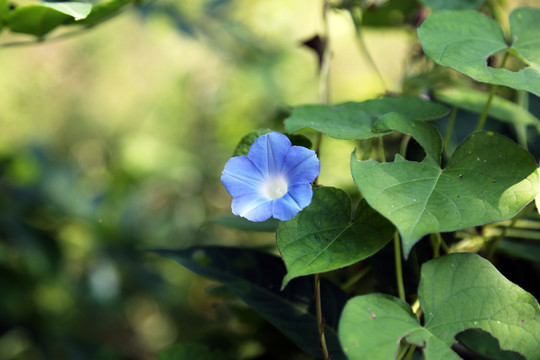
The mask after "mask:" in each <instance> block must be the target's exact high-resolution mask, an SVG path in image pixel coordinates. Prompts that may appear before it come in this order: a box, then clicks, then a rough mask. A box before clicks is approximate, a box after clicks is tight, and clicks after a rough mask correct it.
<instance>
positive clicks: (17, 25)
mask: <svg viewBox="0 0 540 360" xmlns="http://www.w3.org/2000/svg"><path fill="white" fill-rule="evenodd" d="M70 18H71V16H69V15H66V14H64V13H62V12H60V11H57V10H54V9H52V8H50V7H48V6H44V5H25V6H19V7H17V8H16V9H15V10H12V11H10V13H9V18H8V23H7V26H8V27H9V29H10V30H11V31H12V32H16V33H22V34H29V35H34V36H37V37H42V36H44V35H46V34H47V33H49V32H50V31H52V30H53V29H55V28H57V27H58V26H60V25H62V24H63V23H64V22H66V21H68V20H69V19H70Z"/></svg>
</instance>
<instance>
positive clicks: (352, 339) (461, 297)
mask: <svg viewBox="0 0 540 360" xmlns="http://www.w3.org/2000/svg"><path fill="white" fill-rule="evenodd" d="M418 296H419V300H420V305H421V308H422V310H423V313H424V319H425V325H424V327H422V326H421V325H420V323H419V322H418V319H417V317H416V316H415V315H414V314H413V313H412V311H411V309H410V307H409V306H408V305H407V304H406V303H405V302H403V301H401V300H399V299H396V298H393V297H390V296H387V295H381V294H370V295H365V296H359V297H355V298H353V299H351V300H349V302H348V303H347V305H346V306H345V309H344V310H343V313H342V316H341V320H340V325H339V337H340V340H341V343H342V345H343V350H344V352H345V354H346V355H347V357H348V358H349V359H351V360H354V359H366V360H369V359H374V360H375V359H392V358H394V356H395V354H396V352H397V347H398V343H399V341H400V340H401V339H404V340H406V341H407V342H408V343H412V344H416V345H418V346H419V347H421V348H423V352H424V356H425V358H426V360H446V359H456V360H457V359H459V357H458V356H457V354H455V353H454V352H453V351H452V350H451V349H450V346H451V345H452V344H453V343H454V342H455V340H454V336H455V335H456V334H458V333H459V332H461V331H463V330H465V329H468V328H478V329H482V330H485V331H488V332H489V333H491V334H492V335H494V336H495V337H496V338H497V339H499V342H500V344H501V348H502V349H505V350H511V351H516V352H519V353H521V354H523V355H524V356H526V357H527V358H531V359H532V358H536V357H537V355H538V354H539V352H540V307H539V306H538V302H537V301H536V299H535V298H534V297H533V296H532V295H531V294H529V293H528V292H526V291H524V290H523V289H521V288H520V287H518V286H517V285H515V284H513V283H511V282H510V281H508V280H507V279H506V278H505V277H504V276H502V275H501V274H500V273H499V272H498V271H497V269H496V268H495V267H494V266H493V265H492V264H491V263H490V262H489V261H487V260H485V259H483V258H481V257H480V256H478V255H475V254H451V255H446V256H442V257H440V258H437V259H435V260H431V261H429V262H427V263H425V264H424V265H423V266H422V276H421V281H420V287H419V294H418Z"/></svg>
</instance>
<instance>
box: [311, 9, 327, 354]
mask: <svg viewBox="0 0 540 360" xmlns="http://www.w3.org/2000/svg"><path fill="white" fill-rule="evenodd" d="M329 10H330V1H329V0H324V1H323V8H322V32H323V35H322V38H323V41H324V47H323V55H322V61H321V68H320V73H319V96H320V102H321V104H323V105H328V104H330V54H331V53H330V35H329V34H330V31H329V27H328V12H329ZM321 142H322V133H321V132H319V134H318V136H317V145H316V150H315V151H316V152H317V155H319V154H320V149H321ZM318 179H319V178H318V177H317V179H315V184H316V183H317V181H318ZM314 296H315V309H316V310H315V312H316V315H317V326H318V329H319V345H320V346H321V350H322V352H323V356H324V360H330V353H329V352H328V347H327V345H326V337H325V336H324V317H323V313H322V305H321V274H315V295H314Z"/></svg>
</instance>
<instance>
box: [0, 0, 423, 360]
mask: <svg viewBox="0 0 540 360" xmlns="http://www.w3.org/2000/svg"><path fill="white" fill-rule="evenodd" d="M404 3H407V4H409V5H407V6H410V8H409V10H407V11H412V13H413V14H414V11H417V10H418V8H419V5H418V4H416V2H414V1H407V2H404ZM321 8H322V5H321V2H320V1H312V0H297V1H289V0H274V1H264V0H229V1H226V0H225V1H224V0H221V1H185V2H180V1H174V0H159V1H154V2H149V3H144V4H143V6H141V7H139V8H137V9H136V8H130V9H129V10H128V11H125V12H124V13H122V14H120V15H119V16H117V17H115V18H114V19H112V20H110V21H108V22H107V23H105V24H103V25H101V26H99V27H97V28H95V29H92V30H90V31H87V32H85V33H83V34H80V35H78V36H74V37H70V38H67V39H63V40H59V41H51V42H45V43H42V44H34V45H29V46H3V45H4V44H8V43H10V42H12V41H15V40H17V41H19V40H20V39H23V40H24V39H26V38H24V37H16V38H14V37H13V36H12V35H8V34H5V33H2V34H0V44H2V47H0V69H2V71H1V75H0V87H1V89H2V91H1V94H2V95H1V96H0V359H63V358H66V359H117V358H118V359H152V358H156V356H157V354H159V352H160V351H161V350H163V349H165V348H167V347H169V346H171V345H173V344H176V343H198V344H207V345H209V346H210V347H212V348H215V349H222V350H223V351H225V352H227V353H229V354H233V358H238V359H255V358H260V359H263V358H267V359H279V358H289V359H293V358H297V359H306V358H307V357H306V356H305V355H302V354H301V353H300V351H299V350H297V349H296V348H295V346H294V345H293V344H292V343H290V342H288V341H287V340H285V339H284V338H283V337H282V335H280V334H279V333H278V332H277V331H276V330H274V329H273V328H272V327H271V326H270V325H268V324H266V323H265V322H264V321H263V320H262V319H261V318H260V317H258V316H257V315H256V314H255V313H253V312H252V311H251V310H249V309H248V308H247V307H246V306H244V305H243V304H242V303H241V302H240V301H238V300H235V299H234V298H228V297H227V296H225V297H223V296H221V297H215V296H210V295H209V294H208V291H209V290H208V289H209V288H210V289H212V291H214V292H218V291H219V290H220V289H219V288H216V287H215V284H213V283H212V282H211V281H208V280H205V279H202V278H200V277H198V276H195V275H192V274H191V273H190V272H189V271H187V270H185V269H182V268H181V267H179V266H178V265H177V264H175V263H173V262H172V261H170V260H167V259H162V258H159V257H157V256H154V255H152V254H150V253H148V252H146V251H145V249H146V248H156V247H159V248H160V247H166V248H185V247H188V246H190V245H194V244H220V245H242V246H265V247H268V248H269V249H271V250H272V251H274V249H275V245H274V238H273V235H272V234H249V233H239V232H234V231H232V230H227V229H225V228H220V227H218V226H217V225H213V224H211V223H208V222H207V220H208V219H211V218H212V217H214V216H218V215H225V214H229V213H230V200H231V199H230V197H229V196H228V195H227V193H226V192H225V190H224V189H223V187H222V186H221V184H220V181H219V177H220V175H221V171H222V169H223V166H224V164H225V162H226V161H227V159H228V158H229V157H230V156H231V154H232V152H233V150H234V147H235V145H236V144H237V142H238V141H239V140H240V138H241V137H242V136H243V135H244V134H246V133H248V132H250V131H252V130H254V129H258V128H273V129H275V130H278V131H279V130H282V129H283V127H282V119H283V116H284V114H286V112H287V106H289V105H299V104H306V103H316V102H318V101H319V100H318V77H317V59H316V56H315V54H314V53H313V52H312V51H311V50H310V49H308V48H307V47H305V46H302V45H301V42H302V41H304V40H306V39H308V38H311V37H312V36H313V35H315V34H316V33H319V32H320V31H321ZM410 9H412V10H410ZM407 14H409V13H406V12H402V13H400V12H399V11H398V10H396V12H394V13H393V16H394V18H395V19H397V20H396V22H397V23H398V24H402V23H403V22H406V21H409V22H411V21H412V20H411V19H408V18H407V16H408V15H407ZM330 32H331V42H332V49H333V57H332V74H331V78H332V101H333V102H341V101H345V100H363V99H367V98H370V97H374V96H376V95H379V94H382V93H384V91H385V89H384V87H383V85H382V84H381V82H380V81H379V79H378V78H377V76H376V74H375V73H374V72H373V70H372V69H371V68H370V66H369V64H368V63H367V62H366V60H365V58H364V57H363V56H362V55H361V54H360V52H359V50H358V46H357V44H356V41H355V38H354V27H353V25H352V22H351V20H350V18H349V16H348V15H347V14H346V13H345V12H333V13H332V14H331V17H330ZM365 40H366V44H367V46H368V48H369V49H370V51H371V55H372V56H373V58H374V60H375V62H376V63H377V64H378V66H379V68H380V70H381V72H382V73H383V74H384V81H385V83H386V86H387V89H388V90H390V91H401V86H402V85H401V84H402V82H403V77H404V73H405V72H406V71H405V70H406V69H407V68H408V67H409V66H410V64H409V63H408V59H409V58H411V57H413V56H414V54H415V52H417V51H418V50H419V45H418V43H417V39H416V37H415V33H414V27H413V26H403V27H400V28H394V27H391V26H390V27H385V28H376V29H370V28H367V29H366V30H365ZM354 147H355V144H354V143H352V142H351V143H349V142H343V141H341V142H338V141H335V140H332V139H329V138H325V140H324V142H323V149H322V154H323V155H322V159H321V161H322V169H323V172H322V175H321V179H320V182H321V183H323V184H325V185H333V186H339V187H342V188H353V186H354V184H353V182H352V179H351V178H350V176H349V170H348V169H349V154H350V153H351V152H352V150H353V149H354Z"/></svg>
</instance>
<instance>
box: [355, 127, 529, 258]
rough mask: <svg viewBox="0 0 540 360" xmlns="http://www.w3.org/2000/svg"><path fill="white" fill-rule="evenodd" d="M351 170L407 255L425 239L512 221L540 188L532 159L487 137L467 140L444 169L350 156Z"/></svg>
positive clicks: (483, 134) (501, 139)
mask: <svg viewBox="0 0 540 360" xmlns="http://www.w3.org/2000/svg"><path fill="white" fill-rule="evenodd" d="M351 170H352V174H353V178H354V181H355V182H356V185H357V186H358V188H359V189H360V191H361V192H362V194H363V195H364V197H365V199H366V200H367V202H368V203H369V204H370V205H371V207H373V208H374V209H375V210H377V211H378V212H379V213H381V214H382V215H383V216H385V217H386V218H387V219H389V220H390V221H391V222H392V223H393V224H394V225H396V227H397V228H398V230H399V232H400V234H401V236H402V240H403V242H402V243H403V252H404V253H405V254H406V255H407V254H408V253H409V251H410V250H411V248H412V247H413V246H414V244H416V242H417V241H418V240H419V239H420V238H421V237H422V236H424V235H427V234H430V233H435V232H442V231H453V230H458V229H462V228H465V227H469V226H476V225H482V224H486V223H489V222H495V221H501V220H505V219H508V218H511V217H512V216H514V215H515V214H517V213H518V212H519V211H520V210H521V209H522V208H523V207H524V206H525V205H527V204H528V203H529V202H530V201H532V200H533V199H534V198H535V196H536V195H537V194H538V192H539V187H540V182H539V176H538V171H537V165H536V161H535V160H534V158H533V157H532V156H531V155H530V154H529V153H528V152H527V151H525V150H524V149H522V148H521V147H519V146H518V145H516V144H515V143H514V142H512V141H511V140H509V139H508V138H506V137H504V136H502V135H499V134H495V133H491V132H478V133H474V134H472V135H471V136H469V137H468V138H467V139H466V140H465V141H464V142H463V143H462V144H460V145H459V146H458V148H457V149H456V151H455V153H454V155H453V156H452V159H451V160H450V162H449V163H448V165H447V167H446V168H445V169H442V168H440V167H439V166H438V165H436V164H434V162H433V161H431V160H429V157H426V159H424V161H422V162H413V161H407V160H405V159H403V158H402V157H400V156H396V159H395V161H394V162H392V163H379V162H377V161H375V160H373V159H370V160H367V161H359V160H357V159H356V157H355V156H354V154H353V155H352V156H351Z"/></svg>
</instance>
